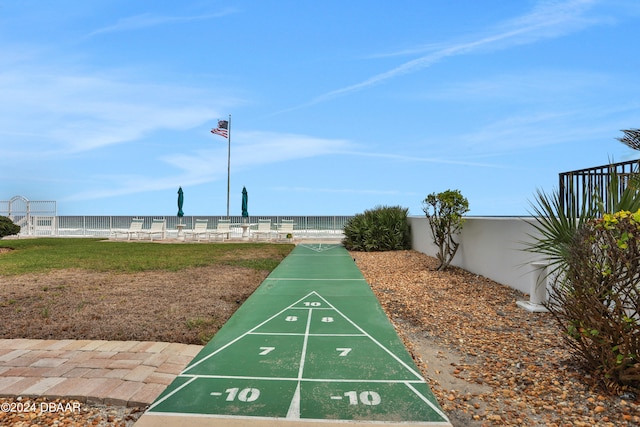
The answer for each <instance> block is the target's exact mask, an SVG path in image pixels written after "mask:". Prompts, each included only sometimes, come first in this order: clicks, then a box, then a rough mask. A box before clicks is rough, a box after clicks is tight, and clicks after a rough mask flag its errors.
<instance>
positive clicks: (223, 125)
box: [211, 120, 229, 138]
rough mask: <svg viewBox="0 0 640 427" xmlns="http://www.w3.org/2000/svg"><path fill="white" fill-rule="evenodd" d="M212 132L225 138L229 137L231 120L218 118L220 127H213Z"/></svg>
mask: <svg viewBox="0 0 640 427" xmlns="http://www.w3.org/2000/svg"><path fill="white" fill-rule="evenodd" d="M211 133H212V134H214V135H220V136H222V137H224V138H229V122H228V121H226V120H218V127H217V128H215V129H211Z"/></svg>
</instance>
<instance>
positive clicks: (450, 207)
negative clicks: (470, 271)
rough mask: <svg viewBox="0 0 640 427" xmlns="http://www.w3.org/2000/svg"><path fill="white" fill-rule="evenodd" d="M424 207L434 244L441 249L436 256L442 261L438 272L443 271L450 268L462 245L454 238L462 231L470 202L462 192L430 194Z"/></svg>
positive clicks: (449, 191) (423, 203)
mask: <svg viewBox="0 0 640 427" xmlns="http://www.w3.org/2000/svg"><path fill="white" fill-rule="evenodd" d="M422 205H423V207H422V210H423V211H424V213H425V215H427V219H428V220H429V227H431V233H432V234H433V243H435V244H436V245H437V246H438V248H439V249H438V254H437V255H436V257H437V258H438V261H440V265H439V266H438V271H442V270H445V269H446V268H447V267H449V264H451V261H452V260H453V257H454V256H455V255H456V252H457V251H458V246H459V245H460V243H459V242H456V241H455V240H454V239H453V236H454V235H455V234H459V233H460V231H461V230H462V226H463V224H464V218H463V217H462V215H464V214H465V213H467V212H469V201H468V200H467V199H466V197H464V196H463V195H462V193H460V190H447V191H443V192H442V193H437V194H436V193H431V194H429V195H428V196H427V198H426V199H424V200H423V202H422Z"/></svg>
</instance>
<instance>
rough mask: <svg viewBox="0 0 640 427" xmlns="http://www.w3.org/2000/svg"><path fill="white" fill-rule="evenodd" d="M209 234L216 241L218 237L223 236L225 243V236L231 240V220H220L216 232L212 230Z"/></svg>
mask: <svg viewBox="0 0 640 427" xmlns="http://www.w3.org/2000/svg"><path fill="white" fill-rule="evenodd" d="M209 234H210V235H211V236H213V238H214V240H215V238H216V236H221V237H222V241H223V242H224V236H225V235H226V236H227V239H231V220H230V219H219V220H218V224H217V225H216V228H215V230H210V231H209Z"/></svg>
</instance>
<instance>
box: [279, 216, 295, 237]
mask: <svg viewBox="0 0 640 427" xmlns="http://www.w3.org/2000/svg"><path fill="white" fill-rule="evenodd" d="M294 225H295V224H294V222H293V220H292V219H283V220H282V222H281V223H280V224H279V225H278V231H277V232H276V234H277V236H278V239H280V238H284V239H286V238H287V236H291V238H292V239H293V226H294Z"/></svg>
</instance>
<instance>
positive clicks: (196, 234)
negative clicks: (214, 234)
mask: <svg viewBox="0 0 640 427" xmlns="http://www.w3.org/2000/svg"><path fill="white" fill-rule="evenodd" d="M207 227H209V220H208V219H196V223H195V225H194V226H193V230H184V238H185V240H186V239H187V237H189V236H192V237H193V240H197V241H198V242H199V241H200V238H206V239H207V240H209V239H210V238H211V231H210V230H207Z"/></svg>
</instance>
